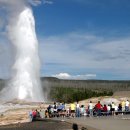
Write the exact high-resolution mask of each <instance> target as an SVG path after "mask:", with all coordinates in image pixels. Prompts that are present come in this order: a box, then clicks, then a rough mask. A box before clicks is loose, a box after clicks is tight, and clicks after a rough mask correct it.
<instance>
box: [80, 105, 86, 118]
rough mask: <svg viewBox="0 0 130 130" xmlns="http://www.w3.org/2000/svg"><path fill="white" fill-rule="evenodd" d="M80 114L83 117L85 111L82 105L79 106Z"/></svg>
mask: <svg viewBox="0 0 130 130" xmlns="http://www.w3.org/2000/svg"><path fill="white" fill-rule="evenodd" d="M80 113H81V115H82V116H85V114H86V112H85V109H84V105H81V108H80Z"/></svg>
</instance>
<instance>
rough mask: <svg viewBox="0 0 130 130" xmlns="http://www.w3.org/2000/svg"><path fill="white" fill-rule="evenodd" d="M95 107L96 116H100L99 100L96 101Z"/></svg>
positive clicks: (100, 106)
mask: <svg viewBox="0 0 130 130" xmlns="http://www.w3.org/2000/svg"><path fill="white" fill-rule="evenodd" d="M95 109H96V112H97V116H101V110H102V105H101V103H100V101H98V103H97V104H96V105H95Z"/></svg>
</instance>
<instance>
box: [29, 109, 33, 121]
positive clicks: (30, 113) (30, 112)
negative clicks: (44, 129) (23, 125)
mask: <svg viewBox="0 0 130 130" xmlns="http://www.w3.org/2000/svg"><path fill="white" fill-rule="evenodd" d="M32 120H33V115H32V111H29V121H30V122H32Z"/></svg>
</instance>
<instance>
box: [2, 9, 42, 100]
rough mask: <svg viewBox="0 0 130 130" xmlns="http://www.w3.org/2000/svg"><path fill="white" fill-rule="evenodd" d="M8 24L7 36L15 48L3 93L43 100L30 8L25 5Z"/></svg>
mask: <svg viewBox="0 0 130 130" xmlns="http://www.w3.org/2000/svg"><path fill="white" fill-rule="evenodd" d="M15 19H16V20H15V21H14V20H13V22H11V24H10V25H9V26H8V36H9V39H10V41H11V43H12V44H13V46H14V50H15V63H14V65H13V67H12V70H13V73H12V79H11V80H10V82H9V84H8V88H6V90H4V92H5V91H8V92H6V93H9V94H5V96H7V97H6V98H7V99H14V98H15V99H25V100H31V101H43V100H44V99H43V96H42V89H41V84H40V62H39V56H38V41H37V38H36V34H35V21H34V17H33V15H32V10H31V9H30V8H29V7H26V8H25V9H24V10H23V11H21V13H20V14H19V15H18V17H17V18H15Z"/></svg>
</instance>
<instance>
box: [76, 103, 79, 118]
mask: <svg viewBox="0 0 130 130" xmlns="http://www.w3.org/2000/svg"><path fill="white" fill-rule="evenodd" d="M76 117H80V105H79V103H78V102H77V104H76Z"/></svg>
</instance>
